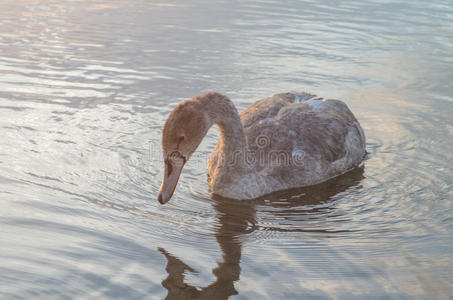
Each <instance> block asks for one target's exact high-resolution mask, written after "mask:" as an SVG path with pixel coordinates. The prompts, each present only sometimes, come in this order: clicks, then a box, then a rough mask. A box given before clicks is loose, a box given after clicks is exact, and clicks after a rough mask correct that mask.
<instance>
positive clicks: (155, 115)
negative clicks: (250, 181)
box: [0, 0, 453, 299]
mask: <svg viewBox="0 0 453 300" xmlns="http://www.w3.org/2000/svg"><path fill="white" fill-rule="evenodd" d="M451 49H453V5H452V3H451V2H450V1H440V0H436V1H430V2H427V1H418V0H417V1H410V2H407V1H397V2H395V1H383V0H382V1H378V0H376V1H357V0H349V1H342V2H336V1H327V0H326V1H316V2H313V1H286V2H280V1H274V0H262V1H247V2H246V1H201V0H200V1H190V3H189V2H188V1H182V0H176V1H171V2H155V1H144V0H142V1H140V0H133V1H124V0H112V1H103V2H98V1H95V2H94V1H87V0H80V1H53V0H28V1H11V0H4V1H2V2H1V3H0V133H1V137H2V142H1V148H0V199H1V200H0V201H1V202H0V203H1V210H0V223H1V225H0V298H1V299H67V298H75V299H103V298H104V299H107V298H109V299H115V298H116V299H163V298H165V297H167V298H168V299H190V298H195V297H198V298H199V299H226V298H228V297H231V299H311V298H313V299H363V298H370V299H448V298H451V297H453V250H452V249H453V201H452V200H453V189H452V183H453V176H452V175H453V165H452V162H453V138H452V137H453V121H452V117H451V115H452V113H453V80H452V79H453V52H452V51H451ZM289 90H306V91H308V92H312V93H315V94H318V95H320V96H323V97H329V98H339V99H343V100H345V101H346V102H347V104H348V105H349V106H350V108H351V109H352V111H353V112H354V113H355V115H356V116H357V118H358V119H359V121H360V122H361V124H362V126H363V128H364V130H365V132H366V135H367V150H368V152H369V155H368V158H367V160H366V161H365V164H364V166H363V167H362V168H361V169H358V170H355V171H354V172H351V173H349V174H347V175H345V176H342V177H339V178H337V179H334V180H333V181H330V182H327V183H326V184H323V185H320V186H317V187H313V188H306V189H299V190H295V191H289V192H285V193H280V194H276V195H272V196H268V197H265V198H264V199H261V200H258V201H251V202H240V201H225V200H222V199H216V198H212V197H211V196H210V195H209V193H208V189H207V184H206V179H205V178H206V177H205V163H206V161H207V159H208V158H209V153H210V151H212V149H213V147H214V145H215V143H216V139H217V137H218V133H217V131H216V129H215V128H213V129H212V130H211V131H210V132H209V134H208V136H207V138H206V139H205V140H204V141H203V143H202V145H201V146H200V148H199V152H198V153H197V155H196V156H195V157H193V158H192V159H191V160H190V161H189V162H188V164H187V166H186V168H185V170H184V173H183V175H182V178H181V180H180V184H179V186H178V188H177V191H176V193H175V196H174V197H173V199H172V200H171V201H170V202H169V203H168V204H167V205H165V206H161V205H159V204H158V202H157V199H156V196H157V190H158V187H159V185H160V181H161V179H162V173H163V162H162V158H161V152H160V138H161V128H162V125H163V123H164V121H165V119H166V117H167V115H168V113H169V112H170V111H171V109H172V108H173V107H174V106H175V105H176V104H177V103H179V102H180V101H181V100H183V99H187V98H191V97H193V96H195V95H197V94H200V93H202V92H206V91H219V92H222V93H224V94H226V95H228V96H229V97H230V98H231V99H232V100H233V101H234V102H235V103H236V105H237V107H238V108H239V109H240V110H242V109H244V108H245V107H247V106H248V105H249V104H251V103H252V102H254V101H256V100H258V99H260V98H262V97H265V96H269V95H272V94H274V93H277V92H284V91H289Z"/></svg>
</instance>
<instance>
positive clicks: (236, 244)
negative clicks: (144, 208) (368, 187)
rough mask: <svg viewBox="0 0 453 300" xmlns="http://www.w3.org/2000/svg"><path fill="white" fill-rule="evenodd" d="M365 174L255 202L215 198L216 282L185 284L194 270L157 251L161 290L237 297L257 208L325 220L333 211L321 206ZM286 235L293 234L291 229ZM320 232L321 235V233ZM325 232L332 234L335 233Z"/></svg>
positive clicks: (175, 295) (183, 295)
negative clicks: (162, 269) (162, 270)
mask: <svg viewBox="0 0 453 300" xmlns="http://www.w3.org/2000/svg"><path fill="white" fill-rule="evenodd" d="M363 173H364V167H363V166H362V167H360V168H357V169H354V170H352V171H350V172H348V173H347V174H344V175H342V176H339V177H337V178H334V179H332V180H329V181H327V182H325V183H322V184H319V185H316V186H313V187H309V188H300V189H294V190H290V191H284V192H278V193H274V194H271V195H267V196H265V197H263V198H260V199H257V200H254V201H240V200H231V199H224V198H221V197H218V196H214V197H213V207H214V209H215V210H216V213H217V218H218V224H219V226H218V228H217V230H216V232H215V236H216V240H217V242H218V243H219V246H220V249H221V251H222V257H223V261H222V262H219V263H218V266H217V267H216V268H215V269H213V270H212V273H213V274H214V276H215V277H216V280H215V281H214V282H213V283H211V284H210V285H208V286H206V287H203V288H197V287H196V286H193V285H189V284H187V283H185V282H184V279H185V272H195V270H194V269H192V268H191V267H190V266H188V265H187V264H185V263H184V262H183V261H182V260H181V259H179V258H177V257H175V256H173V255H171V254H170V253H168V252H167V251H166V250H165V249H163V248H158V250H159V251H160V252H161V253H162V254H164V255H165V257H166V259H167V266H166V271H167V273H168V276H167V278H166V279H165V280H163V281H162V286H163V287H164V288H166V289H167V290H168V294H167V297H166V298H165V299H168V300H170V299H228V298H229V297H230V296H232V295H237V294H238V292H237V291H236V289H235V287H234V282H236V281H238V280H239V278H240V271H241V267H240V262H241V248H242V243H241V240H243V239H241V237H242V236H244V235H247V234H250V233H252V232H254V231H255V230H257V226H256V224H257V221H256V213H257V208H258V207H261V206H264V207H265V208H269V209H273V210H274V213H275V214H282V213H283V214H284V215H291V214H309V215H311V218H310V220H313V215H323V216H325V214H324V212H325V210H328V209H333V208H331V207H329V206H328V205H322V204H328V203H329V202H332V201H334V196H336V195H338V194H339V193H341V192H344V191H346V190H347V189H349V188H353V187H355V188H360V183H361V181H362V179H363V178H364V176H363ZM301 206H308V207H309V209H306V210H300V209H298V208H300V207H301ZM311 206H313V207H311ZM302 222H303V221H302ZM302 225H303V224H302ZM301 227H303V226H301V224H297V226H296V228H295V229H294V231H295V232H296V231H303V229H301ZM273 230H278V229H273ZM285 231H289V232H291V229H286V230H285ZM307 231H309V230H307ZM317 232H322V230H318V231H317ZM325 232H326V233H332V231H325Z"/></svg>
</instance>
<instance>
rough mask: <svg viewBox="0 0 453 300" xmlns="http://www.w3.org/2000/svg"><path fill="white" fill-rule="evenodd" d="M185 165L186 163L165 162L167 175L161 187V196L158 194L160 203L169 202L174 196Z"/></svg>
mask: <svg viewBox="0 0 453 300" xmlns="http://www.w3.org/2000/svg"><path fill="white" fill-rule="evenodd" d="M183 167H184V163H173V164H172V163H171V162H165V175H164V179H163V180H162V185H161V186H160V189H159V196H157V199H158V200H159V202H160V204H165V203H167V202H168V200H170V199H171V196H173V192H174V191H175V188H176V184H177V183H178V180H179V176H180V175H181V171H182V168H183Z"/></svg>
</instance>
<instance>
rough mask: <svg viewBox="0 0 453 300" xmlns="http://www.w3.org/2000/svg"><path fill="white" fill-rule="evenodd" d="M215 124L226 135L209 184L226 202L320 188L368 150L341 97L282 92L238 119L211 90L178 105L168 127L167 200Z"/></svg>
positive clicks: (211, 166)
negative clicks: (321, 184)
mask: <svg viewBox="0 0 453 300" xmlns="http://www.w3.org/2000/svg"><path fill="white" fill-rule="evenodd" d="M213 124H217V125H218V127H219V129H220V133H221V137H220V139H219V142H218V144H217V146H216V148H215V150H214V151H213V153H212V156H211V159H210V161H209V164H208V184H209V186H210V189H211V192H212V193H214V194H217V195H220V196H223V197H226V198H234V199H253V198H257V197H259V196H262V195H265V194H269V193H272V192H275V191H279V190H285V189H290V188H296V187H303V186H309V185H314V184H318V183H321V182H323V181H326V180H328V179H330V178H332V177H335V176H338V175H340V174H343V173H345V172H347V171H348V170H351V169H352V168H354V167H355V166H357V165H359V164H360V162H361V161H362V159H363V157H364V156H365V153H366V152H365V135H364V133H363V130H362V128H361V127H360V124H359V123H358V121H357V120H356V118H355V117H354V115H353V114H352V113H351V111H350V110H349V109H348V107H347V106H346V104H344V103H343V102H341V101H339V100H322V99H320V98H316V97H315V96H313V95H310V94H306V93H283V94H276V95H274V96H272V97H269V98H265V99H262V100H260V101H257V102H255V103H254V104H252V105H251V106H249V107H248V108H247V109H245V110H244V111H243V112H242V113H241V114H240V115H239V114H238V112H237V110H236V108H235V107H234V104H233V103H232V102H231V101H230V100H229V99H228V98H227V97H225V96H223V95H220V94H218V93H208V94H204V95H200V96H196V97H194V98H192V99H190V100H187V101H185V102H183V103H181V104H179V105H178V106H177V107H176V108H175V109H174V110H173V111H172V112H171V114H170V116H169V118H168V120H167V122H166V123H165V126H164V131H163V137H162V143H163V151H164V159H165V162H166V163H165V166H166V168H165V169H166V170H165V175H164V181H163V183H162V186H161V190H160V193H159V201H160V202H161V203H165V202H167V201H168V200H169V199H170V198H171V196H172V194H173V191H174V188H175V187H176V183H177V181H178V178H179V174H180V172H181V170H182V167H183V165H184V163H185V161H186V160H187V159H188V158H189V157H190V155H191V154H192V153H193V152H194V151H195V149H196V148H197V146H198V145H199V143H200V142H201V140H202V139H203V137H204V136H205V134H206V132H207V130H208V129H209V128H210V127H211V126H212V125H213Z"/></svg>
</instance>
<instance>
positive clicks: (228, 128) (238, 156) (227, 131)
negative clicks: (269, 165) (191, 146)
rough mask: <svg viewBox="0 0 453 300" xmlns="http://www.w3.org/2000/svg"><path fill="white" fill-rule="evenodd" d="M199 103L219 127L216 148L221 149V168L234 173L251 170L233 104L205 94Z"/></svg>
mask: <svg viewBox="0 0 453 300" xmlns="http://www.w3.org/2000/svg"><path fill="white" fill-rule="evenodd" d="M200 102H202V103H203V104H204V107H206V112H207V113H208V114H209V118H210V120H211V122H212V123H213V124H214V123H215V124H216V125H217V126H218V127H219V130H220V140H219V143H218V145H217V147H220V148H221V149H222V150H221V151H222V153H223V157H222V160H223V161H222V164H223V166H224V167H225V168H227V169H232V170H233V169H234V170H235V171H236V172H237V171H239V172H244V171H247V170H251V168H252V166H250V165H248V164H247V163H246V160H245V157H246V154H247V150H248V146H247V138H246V136H245V133H244V127H243V126H242V122H241V118H240V117H239V113H238V111H237V109H236V107H235V106H234V104H233V102H231V100H230V99H228V98H227V97H225V96H223V95H221V94H218V93H209V94H206V95H205V97H203V98H202V99H200Z"/></svg>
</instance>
